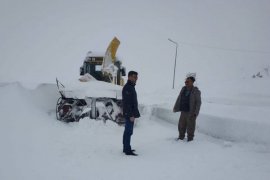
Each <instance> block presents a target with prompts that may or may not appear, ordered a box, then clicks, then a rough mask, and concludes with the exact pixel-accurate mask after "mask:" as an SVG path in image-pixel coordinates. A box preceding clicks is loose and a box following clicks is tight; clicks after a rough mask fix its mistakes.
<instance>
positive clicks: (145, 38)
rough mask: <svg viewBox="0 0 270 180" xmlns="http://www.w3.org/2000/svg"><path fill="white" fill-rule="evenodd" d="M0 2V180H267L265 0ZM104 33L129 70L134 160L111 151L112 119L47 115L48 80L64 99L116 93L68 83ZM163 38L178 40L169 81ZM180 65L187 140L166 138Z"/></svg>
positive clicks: (117, 131) (118, 139)
mask: <svg viewBox="0 0 270 180" xmlns="http://www.w3.org/2000/svg"><path fill="white" fill-rule="evenodd" d="M0 10H1V11H0V14H1V16H0V19H1V22H2V23H1V28H0V38H1V43H0V52H1V53H0V63H1V66H0V114H1V120H0V121H1V126H0V160H1V161H0V179H8V180H17V179H27V180H32V179H33V180H34V179H41V180H43V179H44V180H45V179H55V180H60V179H63V180H67V179H72V180H73V179H106V180H107V179H110V180H114V179H130V180H133V179H134V180H138V179H160V180H161V179H162V180H163V179H170V180H174V179H187V180H192V179H209V180H211V179H213V180H216V179H221V180H222V179H226V180H227V179H230V180H239V179H246V180H254V179H260V180H268V179H269V177H270V131H269V129H270V122H269V119H270V114H269V107H270V84H269V81H270V76H269V67H270V61H269V58H270V52H268V49H269V47H270V44H269V42H270V34H269V32H270V26H269V23H268V20H269V17H270V11H269V2H268V1H252V0H239V1H233V0H230V1H225V0H224V1H214V0H205V1H203V2H202V1H180V0H179V1H178V0H177V1H176V0H173V1H155V2H154V1H142V0H137V1H130V2H126V1H122V0H116V1H114V3H111V1H107V0H105V1H89V2H86V1H81V0H78V1H76V2H75V1H74V2H73V1H63V0H56V1H53V2H47V1H46V2H45V1H44V2H42V1H33V0H27V1H23V2H21V1H18V0H12V1H6V0H3V1H1V2H0ZM135 22H136V23H135ZM114 36H116V37H118V38H119V40H120V41H121V44H120V46H119V50H118V52H117V56H118V57H119V56H120V57H121V58H120V59H121V60H122V62H123V66H125V67H126V69H127V72H128V71H129V70H136V71H138V72H139V79H138V82H137V85H136V89H137V93H138V100H139V104H140V112H141V115H142V116H141V117H140V118H139V119H137V120H136V126H135V128H134V134H133V136H132V143H131V144H132V147H133V148H135V149H136V152H137V153H138V154H139V156H138V157H130V156H125V155H124V154H123V153H122V136H123V131H124V127H123V126H118V125H117V124H115V123H113V122H111V121H107V122H106V123H104V122H103V121H96V120H93V119H89V118H84V119H82V120H81V121H80V122H74V123H63V122H60V121H57V120H56V117H55V106H56V101H57V99H58V98H59V97H60V94H59V93H58V90H57V86H56V84H55V78H56V77H57V78H58V79H59V80H60V81H61V82H62V83H63V84H64V85H65V87H66V89H65V90H66V91H67V92H71V91H72V92H73V93H72V96H74V97H80V98H84V97H87V96H89V97H90V96H91V97H93V96H101V95H102V96H103V95H105V96H110V97H115V96H117V97H119V98H120V97H121V87H119V86H114V85H112V84H108V83H104V82H99V81H90V82H79V81H78V79H79V68H80V66H81V65H82V63H83V60H84V59H85V55H86V53H87V52H88V51H93V52H104V50H106V48H107V46H108V43H109V42H110V40H111V39H112V38H113V37H114ZM168 38H171V39H172V40H174V41H176V42H178V44H179V47H178V58H177V66H176V76H175V77H176V81H175V89H172V75H173V64H174V53H175V46H174V45H173V44H172V43H171V42H169V41H168ZM189 72H194V73H196V77H197V80H196V83H195V84H196V86H198V87H199V89H200V90H201V92H202V107H201V111H200V114H199V116H198V119H197V129H196V132H195V139H194V141H193V142H187V141H186V140H185V141H175V138H176V137H177V136H178V132H177V123H178V118H179V113H173V112H172V107H173V105H174V102H175V100H176V98H177V96H178V94H179V91H180V89H181V87H182V86H183V85H184V80H185V77H186V74H187V73H189ZM259 72H260V74H261V75H262V77H261V78H260V77H259V76H256V74H258V73H259ZM253 75H255V78H253Z"/></svg>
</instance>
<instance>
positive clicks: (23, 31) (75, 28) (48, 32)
mask: <svg viewBox="0 0 270 180" xmlns="http://www.w3.org/2000/svg"><path fill="white" fill-rule="evenodd" d="M269 8H270V2H269V1H267V0H259V1H253V0H237V1H235V0H229V1H228V0H219V1H215V0H206V1H198V0H189V1H187V0H169V1H161V0H159V1H147V2H146V1H142V0H138V1H123V0H116V1H114V2H112V1H109V0H101V1H100V0H91V1H84V0H78V1H71V0H68V1H66V0H56V1H43V0H39V1H36V0H25V1H19V0H1V1H0V22H1V24H0V26H1V28H0V39H1V41H0V63H1V66H0V81H37V82H54V79H55V77H56V76H57V77H59V78H71V77H72V78H74V77H75V76H79V67H80V65H81V64H82V61H83V59H84V57H85V55H86V53H87V52H88V51H89V50H92V51H99V52H100V51H105V50H106V48H107V45H108V44H109V42H110V41H111V39H112V38H113V37H114V36H117V37H118V38H119V39H120V41H121V45H120V47H119V51H118V55H119V56H120V58H122V60H123V65H124V66H126V67H127V70H128V71H129V70H131V69H133V70H137V71H138V72H139V74H140V79H141V81H140V83H141V85H149V87H151V85H152V83H154V84H157V83H156V82H163V83H162V85H165V86H171V84H172V71H173V63H174V52H175V47H174V45H173V44H172V43H171V42H169V41H168V38H171V39H173V40H175V41H177V42H179V43H180V46H179V49H178V50H179V54H178V59H177V69H176V76H177V77H176V81H177V82H178V84H179V83H182V79H183V77H184V75H185V74H186V73H187V72H197V73H198V74H200V77H201V79H206V78H209V76H212V74H216V73H220V71H221V70H222V68H224V65H225V67H226V68H227V69H231V71H232V72H233V71H238V70H239V66H238V64H239V65H240V66H241V64H243V60H246V61H247V64H249V65H250V66H249V67H246V68H247V69H245V67H243V68H244V70H245V72H247V73H249V74H250V73H251V71H257V70H260V68H263V67H264V66H266V65H267V64H268V65H269V56H270V55H269V54H270V53H246V52H232V51H224V50H219V49H212V48H204V47H205V46H211V47H219V48H230V49H243V50H253V51H265V52H269V51H270V50H269V47H270V33H269V32H270V25H269V23H268V21H269V19H270V11H269ZM181 42H187V43H191V44H193V45H191V46H190V45H187V44H183V43H181ZM196 45H203V47H201V46H196ZM239 60H241V62H240V63H238V64H237V68H235V65H234V66H231V65H232V64H234V62H235V61H239ZM258 60H260V61H261V62H260V63H259V64H258V63H257V67H256V66H255V67H254V62H255V61H258ZM226 61H227V62H226ZM219 62H222V63H219ZM209 64H211V65H212V67H209ZM255 64H256V63H255ZM233 68H235V69H233ZM250 68H254V70H253V69H250ZM209 69H211V70H212V71H213V72H212V74H211V73H209ZM226 73H228V72H226ZM231 74H232V75H233V74H234V73H231ZM151 82H152V83H151ZM138 83H139V82H138Z"/></svg>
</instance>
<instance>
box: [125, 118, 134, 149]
mask: <svg viewBox="0 0 270 180" xmlns="http://www.w3.org/2000/svg"><path fill="white" fill-rule="evenodd" d="M125 120H126V124H125V130H124V135H123V145H124V152H130V151H131V146H130V139H131V135H132V134H133V126H134V122H131V121H130V119H129V118H126V119H125Z"/></svg>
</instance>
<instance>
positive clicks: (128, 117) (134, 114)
mask: <svg viewBox="0 0 270 180" xmlns="http://www.w3.org/2000/svg"><path fill="white" fill-rule="evenodd" d="M137 79H138V73H137V72H135V71H130V72H129V73H128V81H127V83H126V84H125V86H124V87H123V90H122V98H123V115H124V117H125V130H124V135H123V146H124V147H123V152H124V153H125V154H126V155H133V156H137V154H135V153H134V151H135V150H133V149H131V146H130V140H131V135H132V134H133V126H134V121H135V118H138V117H140V112H139V110H138V100H137V93H136V90H135V85H136V81H137Z"/></svg>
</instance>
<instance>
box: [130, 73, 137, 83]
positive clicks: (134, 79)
mask: <svg viewBox="0 0 270 180" xmlns="http://www.w3.org/2000/svg"><path fill="white" fill-rule="evenodd" d="M137 79H138V76H137V75H135V74H133V75H132V76H130V77H129V80H131V81H132V82H134V83H135V84H136V82H137Z"/></svg>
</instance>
